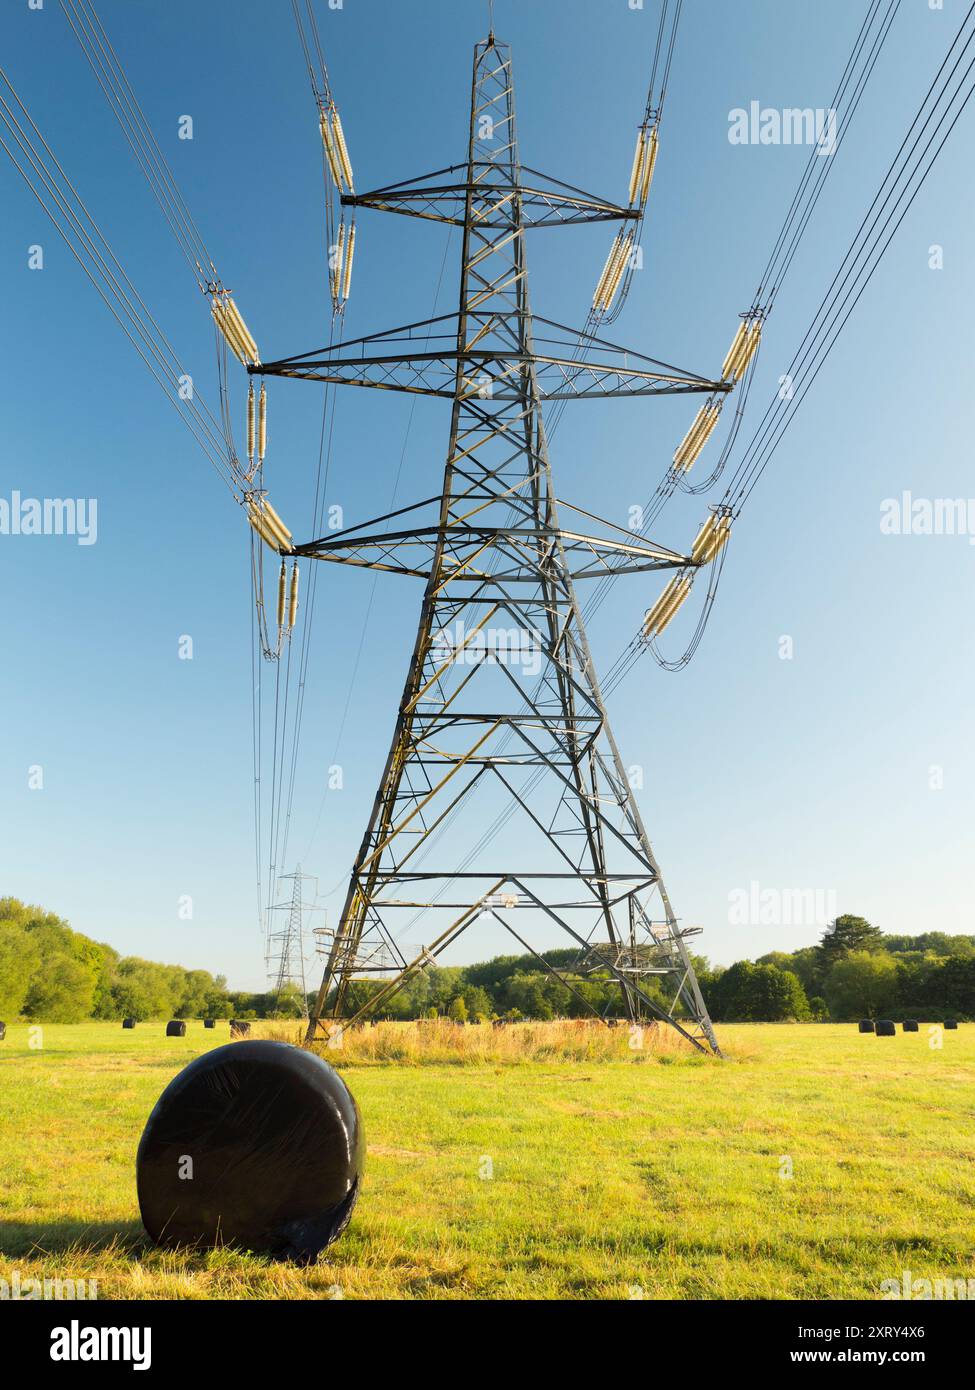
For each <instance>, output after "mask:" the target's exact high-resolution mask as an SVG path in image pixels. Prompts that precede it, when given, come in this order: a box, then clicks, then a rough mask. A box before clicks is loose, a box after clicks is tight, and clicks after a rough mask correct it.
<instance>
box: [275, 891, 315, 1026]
mask: <svg viewBox="0 0 975 1390" xmlns="http://www.w3.org/2000/svg"><path fill="white" fill-rule="evenodd" d="M278 877H279V879H280V880H281V882H282V883H287V882H288V880H289V879H290V880H291V901H290V902H289V903H274V904H272V905H271V908H270V910H271V911H272V912H287V914H288V918H287V922H286V924H285V926H284V927H283V928H282V929H281V930H280V931H271V930H269V931H268V936H267V954H266V958H265V959H266V964H267V971H268V992H269V993H270V994H271V995H273V996H274V997H275V998H279V997H280V995H281V992H282V990H284V989H285V988H288V987H291V988H294V989H296V990H299V991H300V992H301V1009H302V1013H303V1015H304V1016H305V1017H306V1018H307V1016H308V988H307V985H306V984H305V942H304V922H303V915H304V913H305V912H312V911H315V909H314V907H312V906H310V905H304V904H303V903H302V900H301V884H302V880H303V879H306V878H310V877H311V875H310V874H303V873H302V872H301V865H300V864H299V865H298V866H297V867H296V869H295V871H294V873H293V874H279V875H278Z"/></svg>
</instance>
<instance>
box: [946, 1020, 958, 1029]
mask: <svg viewBox="0 0 975 1390" xmlns="http://www.w3.org/2000/svg"><path fill="white" fill-rule="evenodd" d="M945 1027H946V1028H957V1027H958V1020H957V1019H955V1018H946V1019H945Z"/></svg>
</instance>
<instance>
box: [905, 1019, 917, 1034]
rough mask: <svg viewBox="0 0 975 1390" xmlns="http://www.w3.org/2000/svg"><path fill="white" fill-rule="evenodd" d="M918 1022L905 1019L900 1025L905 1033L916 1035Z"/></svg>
mask: <svg viewBox="0 0 975 1390" xmlns="http://www.w3.org/2000/svg"><path fill="white" fill-rule="evenodd" d="M918 1026H919V1025H918V1021H917V1019H916V1018H905V1020H904V1022H903V1023H902V1024H901V1027H902V1028H903V1030H904V1032H905V1033H916V1032H917V1031H918Z"/></svg>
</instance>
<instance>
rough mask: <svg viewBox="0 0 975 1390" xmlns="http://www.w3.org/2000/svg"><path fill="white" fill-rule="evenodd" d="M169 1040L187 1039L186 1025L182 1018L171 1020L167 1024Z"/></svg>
mask: <svg viewBox="0 0 975 1390" xmlns="http://www.w3.org/2000/svg"><path fill="white" fill-rule="evenodd" d="M166 1037H167V1038H185V1037H186V1024H185V1023H184V1022H183V1020H182V1019H181V1018H171V1019H170V1020H169V1022H168V1023H167V1024H166Z"/></svg>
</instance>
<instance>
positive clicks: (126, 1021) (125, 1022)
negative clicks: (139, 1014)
mask: <svg viewBox="0 0 975 1390" xmlns="http://www.w3.org/2000/svg"><path fill="white" fill-rule="evenodd" d="M122 1027H123V1028H134V1027H135V1019H134V1018H123V1019H122Z"/></svg>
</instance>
